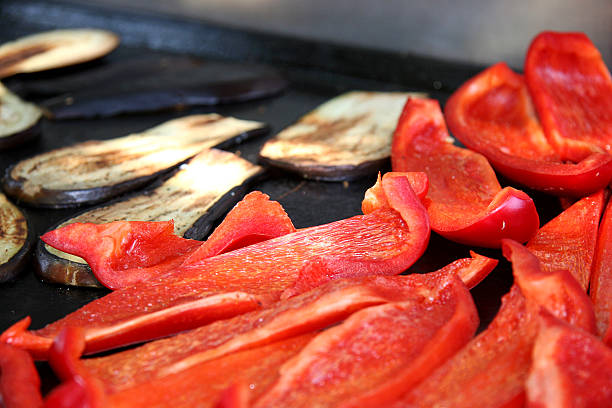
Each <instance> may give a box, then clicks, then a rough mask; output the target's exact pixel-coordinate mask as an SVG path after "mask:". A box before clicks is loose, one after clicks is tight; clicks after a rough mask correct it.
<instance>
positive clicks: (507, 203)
mask: <svg viewBox="0 0 612 408" xmlns="http://www.w3.org/2000/svg"><path fill="white" fill-rule="evenodd" d="M391 164H392V167H393V170H394V171H422V172H425V173H427V176H428V178H429V192H428V193H427V197H426V199H425V205H426V207H427V212H428V214H429V219H430V223H431V228H432V230H434V231H435V232H437V233H439V234H440V235H442V236H444V237H446V238H448V239H451V240H453V241H457V242H460V243H463V244H468V245H477V246H483V247H499V246H500V243H501V239H503V238H512V239H514V240H517V241H520V242H525V241H527V240H528V239H530V238H531V237H532V236H533V235H534V234H535V232H536V230H537V229H538V226H539V218H538V213H537V211H536V208H535V205H534V203H533V201H532V200H531V198H529V196H528V195H527V194H525V193H524V192H522V191H519V190H515V189H513V188H511V187H506V188H504V189H502V188H501V187H500V185H499V182H498V181H497V178H496V176H495V172H494V171H493V169H492V168H491V166H490V165H489V163H488V162H487V159H486V158H485V157H484V156H482V155H480V154H478V153H475V152H472V151H470V150H467V149H462V148H460V147H457V146H455V145H453V140H452V138H451V137H450V136H449V134H448V131H447V130H446V125H445V123H444V117H443V115H442V112H441V110H440V105H439V103H438V101H436V100H433V99H408V101H407V102H406V105H405V107H404V110H403V112H402V115H401V117H400V119H399V122H398V124H397V128H396V130H395V134H394V136H393V144H392V149H391Z"/></svg>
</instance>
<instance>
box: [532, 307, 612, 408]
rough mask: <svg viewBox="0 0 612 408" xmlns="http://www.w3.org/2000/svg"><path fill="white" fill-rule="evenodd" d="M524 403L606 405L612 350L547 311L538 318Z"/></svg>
mask: <svg viewBox="0 0 612 408" xmlns="http://www.w3.org/2000/svg"><path fill="white" fill-rule="evenodd" d="M540 319H541V323H540V329H539V332H538V337H537V339H536V341H535V346H534V348H533V365H532V367H531V370H530V372H529V377H528V379H527V385H526V388H527V406H528V407H538V408H548V407H550V408H553V407H555V408H556V407H590V408H597V407H601V408H605V407H609V406H610V403H611V402H612V370H611V369H610V367H612V349H610V348H609V347H607V346H606V345H605V344H604V343H602V342H601V340H600V339H598V338H597V337H595V336H593V335H591V334H589V333H586V332H584V331H582V330H579V329H577V328H575V327H572V326H570V325H568V324H566V323H564V322H563V321H561V320H559V319H557V318H554V317H553V316H551V315H550V314H548V313H543V314H542V316H541V317H540Z"/></svg>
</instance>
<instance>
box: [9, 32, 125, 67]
mask: <svg viewBox="0 0 612 408" xmlns="http://www.w3.org/2000/svg"><path fill="white" fill-rule="evenodd" d="M118 45H119V37H118V36H117V35H116V34H114V33H112V32H110V31H106V30H99V29H87V28H84V29H68V30H52V31H45V32H41V33H37V34H32V35H29V36H26V37H22V38H19V39H17V40H15V41H11V42H8V43H5V44H2V45H1V46H0V78H6V77H9V76H11V75H15V74H21V73H30V72H39V71H46V70H49V69H55V68H61V67H66V66H69V65H75V64H80V63H83V62H88V61H91V60H94V59H97V58H100V57H103V56H104V55H106V54H108V53H110V52H111V51H113V50H114V49H115V48H117V46H118Z"/></svg>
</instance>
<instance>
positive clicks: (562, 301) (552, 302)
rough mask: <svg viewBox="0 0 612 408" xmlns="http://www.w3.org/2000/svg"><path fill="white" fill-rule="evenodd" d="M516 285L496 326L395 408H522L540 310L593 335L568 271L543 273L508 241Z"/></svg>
mask: <svg viewBox="0 0 612 408" xmlns="http://www.w3.org/2000/svg"><path fill="white" fill-rule="evenodd" d="M503 251H504V255H505V256H506V257H507V258H508V259H509V260H510V261H511V262H512V269H513V271H514V277H515V284H514V285H513V287H512V289H511V290H510V293H509V294H507V295H506V296H504V297H503V299H502V307H501V309H500V311H499V313H498V314H497V316H496V317H495V319H494V320H493V322H492V323H491V324H490V325H489V326H488V327H487V328H486V329H485V330H484V331H483V332H482V333H480V334H479V335H478V336H477V337H476V338H474V339H473V340H472V341H471V342H470V343H468V344H467V345H466V346H465V347H464V348H463V349H461V350H459V351H458V352H457V354H455V355H454V356H453V357H451V358H450V359H449V360H448V361H447V362H446V363H444V364H443V365H442V366H440V367H439V368H438V369H437V370H436V371H434V372H433V373H432V374H431V375H430V376H429V377H428V378H426V379H425V380H424V381H423V382H421V383H420V384H418V385H417V386H416V387H415V388H414V389H413V390H412V391H410V392H408V393H407V394H405V395H403V396H402V397H401V398H399V399H398V400H397V401H396V402H394V404H391V405H390V406H391V407H406V406H410V407H433V406H449V407H473V406H474V402H475V401H477V404H478V405H479V406H483V407H501V406H504V407H509V406H517V407H520V406H523V402H524V399H525V397H524V395H525V393H524V384H525V379H526V377H527V375H528V371H529V368H530V366H531V350H532V347H533V343H534V341H535V338H536V335H537V332H538V315H539V312H540V310H541V309H542V308H544V309H546V310H548V311H549V312H551V313H553V314H554V315H556V316H558V317H559V318H562V319H564V320H565V321H567V322H569V323H571V324H573V325H575V326H577V327H581V328H583V329H586V330H587V331H592V330H594V316H593V309H592V305H591V303H590V300H589V298H588V297H587V295H586V294H585V293H584V291H583V289H582V288H581V287H580V285H579V284H578V282H577V281H576V280H575V279H574V278H573V277H572V276H571V275H570V273H569V272H568V271H565V270H561V271H555V272H550V271H545V270H543V269H541V267H540V265H539V261H538V259H537V257H536V256H535V255H533V254H531V253H530V252H529V250H527V249H526V248H524V247H523V246H521V245H520V244H518V243H516V242H514V241H510V240H505V241H504V246H503Z"/></svg>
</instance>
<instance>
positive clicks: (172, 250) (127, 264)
mask: <svg viewBox="0 0 612 408" xmlns="http://www.w3.org/2000/svg"><path fill="white" fill-rule="evenodd" d="M173 231H174V224H173V222H172V221H162V222H138V221H134V222H132V221H130V222H127V221H116V222H112V223H108V224H100V225H97V224H91V223H74V224H69V225H66V226H64V227H61V228H59V229H56V230H53V231H49V232H47V233H46V234H44V235H43V236H42V237H41V239H42V240H43V241H44V242H45V243H47V244H49V245H51V246H52V247H54V248H57V249H59V250H61V251H64V252H68V253H71V254H73V255H77V256H80V257H82V258H83V259H85V261H86V262H87V263H88V264H89V266H90V267H91V269H92V271H93V273H94V275H95V276H96V278H97V279H98V281H99V282H100V283H101V284H103V285H104V286H106V287H107V288H109V289H119V288H123V287H127V286H130V285H133V284H134V283H136V282H140V281H146V280H147V279H150V278H153V277H159V276H163V275H165V274H167V273H170V272H172V271H173V270H175V269H176V268H177V267H178V266H180V265H181V264H182V263H183V262H184V261H185V260H186V259H190V262H194V261H196V260H201V259H204V258H207V257H210V256H214V255H218V254H220V253H223V252H227V251H230V250H232V249H236V248H240V247H243V246H247V245H250V244H253V243H256V242H261V241H264V240H266V239H270V238H275V237H278V236H281V235H284V234H288V233H290V232H294V231H295V228H294V227H293V224H292V223H291V220H290V219H289V217H288V216H287V214H286V213H285V211H284V210H283V208H282V207H281V205H280V204H279V203H278V202H276V201H270V200H269V197H268V196H267V195H265V194H263V193H261V192H258V191H257V192H252V193H249V194H247V195H246V196H245V197H244V199H243V200H242V201H240V202H239V203H238V204H237V205H236V206H235V207H234V208H233V209H232V210H231V211H230V212H229V213H228V215H227V216H226V217H225V219H224V220H223V222H221V224H220V225H219V226H218V227H217V228H216V229H215V231H213V233H212V234H211V236H210V237H209V238H208V239H207V240H206V241H205V242H204V243H202V242H200V241H195V240H190V239H184V238H181V237H178V236H176V235H174V233H173Z"/></svg>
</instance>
